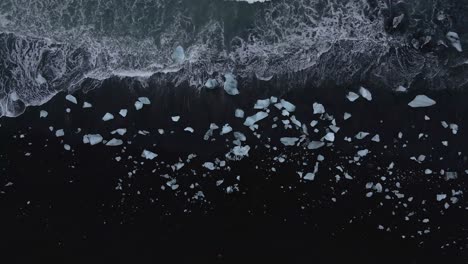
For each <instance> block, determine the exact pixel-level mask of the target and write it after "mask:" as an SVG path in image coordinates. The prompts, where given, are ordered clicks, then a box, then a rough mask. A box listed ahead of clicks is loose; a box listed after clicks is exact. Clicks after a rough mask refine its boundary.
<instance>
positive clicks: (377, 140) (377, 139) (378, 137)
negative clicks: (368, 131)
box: [371, 134, 380, 142]
mask: <svg viewBox="0 0 468 264" xmlns="http://www.w3.org/2000/svg"><path fill="white" fill-rule="evenodd" d="M371 140H372V141H374V142H380V136H379V134H377V135H375V136H374V137H372V139H371Z"/></svg>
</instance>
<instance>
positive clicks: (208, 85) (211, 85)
mask: <svg viewBox="0 0 468 264" xmlns="http://www.w3.org/2000/svg"><path fill="white" fill-rule="evenodd" d="M216 86H218V82H217V81H216V80H215V79H208V81H206V83H205V87H206V88H208V89H214V88H216Z"/></svg>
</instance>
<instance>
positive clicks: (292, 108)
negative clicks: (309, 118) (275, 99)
mask: <svg viewBox="0 0 468 264" xmlns="http://www.w3.org/2000/svg"><path fill="white" fill-rule="evenodd" d="M280 104H281V106H282V107H283V108H284V109H286V111H288V112H290V113H292V112H294V111H296V106H295V105H293V104H291V103H290V102H288V101H286V100H284V99H281V101H280Z"/></svg>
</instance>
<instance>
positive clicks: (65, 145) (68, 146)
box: [63, 144, 71, 151]
mask: <svg viewBox="0 0 468 264" xmlns="http://www.w3.org/2000/svg"><path fill="white" fill-rule="evenodd" d="M63 148H64V149H65V150H66V151H70V150H71V146H70V145H68V144H64V145H63Z"/></svg>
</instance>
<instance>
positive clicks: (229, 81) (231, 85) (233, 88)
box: [224, 73, 239, 95]
mask: <svg viewBox="0 0 468 264" xmlns="http://www.w3.org/2000/svg"><path fill="white" fill-rule="evenodd" d="M224 78H225V79H226V81H225V82H224V90H225V91H226V93H227V94H229V95H238V94H239V90H238V89H237V80H236V78H235V77H234V75H232V74H231V73H226V74H225V75H224Z"/></svg>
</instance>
